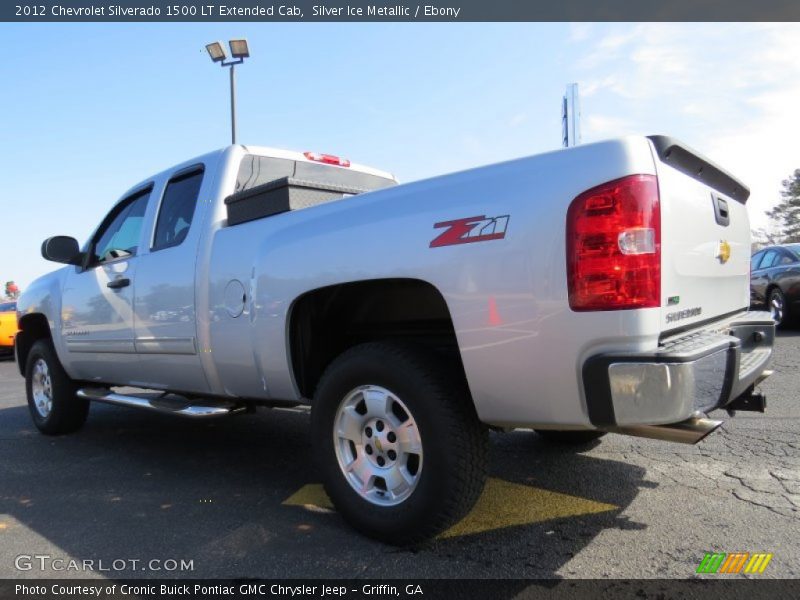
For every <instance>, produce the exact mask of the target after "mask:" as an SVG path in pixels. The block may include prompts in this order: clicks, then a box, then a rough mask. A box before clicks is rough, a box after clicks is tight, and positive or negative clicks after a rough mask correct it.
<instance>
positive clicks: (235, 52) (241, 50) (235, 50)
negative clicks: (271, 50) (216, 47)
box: [228, 39, 250, 59]
mask: <svg viewBox="0 0 800 600" xmlns="http://www.w3.org/2000/svg"><path fill="white" fill-rule="evenodd" d="M228 45H229V46H230V48H231V56H233V57H234V58H242V59H244V58H247V57H248V56H250V48H248V46H247V40H245V39H241V40H231V41H229V42H228Z"/></svg>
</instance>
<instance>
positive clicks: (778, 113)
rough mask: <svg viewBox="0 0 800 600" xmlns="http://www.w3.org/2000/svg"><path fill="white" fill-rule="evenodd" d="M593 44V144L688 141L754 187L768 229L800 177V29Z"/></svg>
mask: <svg viewBox="0 0 800 600" xmlns="http://www.w3.org/2000/svg"><path fill="white" fill-rule="evenodd" d="M595 33H596V32H595ZM585 44H586V45H587V46H588V47H587V49H586V52H585V54H584V56H583V58H582V59H581V60H580V61H579V72H582V73H583V74H584V75H585V82H584V81H581V93H582V95H583V96H584V98H585V100H584V102H583V106H582V112H583V120H584V141H592V140H593V139H598V138H602V137H611V136H616V135H622V134H626V133H633V132H638V133H668V134H671V135H675V136H676V137H679V138H681V139H684V140H685V141H686V142H687V143H689V144H690V145H692V146H694V147H696V148H697V149H698V150H700V151H701V152H703V153H705V154H707V155H708V156H709V157H710V158H712V159H713V160H715V161H717V162H719V163H720V164H721V165H722V166H723V167H725V168H726V169H728V170H730V171H731V172H732V173H734V174H735V175H737V176H738V177H740V178H741V179H742V180H744V181H745V182H746V183H748V184H749V185H750V187H751V190H752V194H751V200H750V201H749V202H748V208H749V212H750V216H751V221H752V224H753V226H754V227H761V226H763V225H764V224H765V222H766V219H765V217H764V214H763V213H764V210H767V209H768V208H770V207H771V206H772V205H773V204H774V203H775V202H776V201H777V200H778V198H779V195H778V193H779V189H780V182H781V180H782V179H784V178H786V177H788V176H789V174H790V173H791V172H792V171H793V170H794V169H795V168H798V167H800V149H799V148H800V146H798V143H797V140H799V139H800V119H797V111H798V107H800V25H798V24H793V23H792V24H767V25H765V24H716V23H714V24H666V23H664V24H656V23H647V24H638V25H625V26H618V27H611V28H610V29H609V30H608V31H607V33H606V35H604V36H602V37H601V38H600V39H599V40H598V41H597V42H595V43H593V44H592V43H589V42H588V41H586V42H585Z"/></svg>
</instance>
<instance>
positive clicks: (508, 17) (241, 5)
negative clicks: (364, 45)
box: [0, 0, 800, 22]
mask: <svg viewBox="0 0 800 600" xmlns="http://www.w3.org/2000/svg"><path fill="white" fill-rule="evenodd" d="M416 2H420V3H416ZM416 2H414V3H409V2H402V1H400V2H385V3H375V2H368V1H363V0H287V1H286V2H278V3H275V2H270V1H269V0H266V1H253V0H200V1H198V0H171V1H163V0H161V1H159V0H135V1H133V2H125V1H121V0H116V1H115V0H109V1H104V0H94V1H93V0H55V1H53V0H36V1H31V2H25V1H22V0H17V1H16V2H10V3H7V2H3V3H2V5H1V6H0V20H2V21H9V22H14V21H19V22H22V21H27V22H48V21H49V22H54V21H56V22H87V21H106V22H135V21H141V22H147V21H150V22H154V21H161V22H181V21H198V22H224V21H239V22H241V21H264V22H284V21H285V22H288V21H309V22H315V21H316V22H320V21H328V22H336V21H342V22H344V21H370V22H389V21H394V22H397V21H411V22H416V21H421V22H426V21H439V22H476V21H495V22H498V21H628V22H630V21H798V20H800V2H798V1H797V0H759V1H758V2H754V1H753V0H428V3H421V1H420V0H416Z"/></svg>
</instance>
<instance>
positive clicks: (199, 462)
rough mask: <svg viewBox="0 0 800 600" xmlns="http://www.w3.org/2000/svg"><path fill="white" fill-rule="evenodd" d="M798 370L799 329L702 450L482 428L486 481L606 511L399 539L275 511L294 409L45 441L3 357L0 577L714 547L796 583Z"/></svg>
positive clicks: (144, 424)
mask: <svg viewBox="0 0 800 600" xmlns="http://www.w3.org/2000/svg"><path fill="white" fill-rule="evenodd" d="M799 363H800V331H797V330H795V331H788V332H782V333H780V334H779V337H778V339H777V340H776V348H775V353H774V356H773V360H772V365H771V368H772V369H774V370H775V375H773V376H772V377H771V378H769V379H768V380H767V381H765V382H764V383H763V384H762V385H761V390H762V391H764V392H765V393H766V395H767V401H768V405H767V413H766V414H764V415H761V414H757V413H742V412H740V413H739V414H738V415H737V416H736V417H735V418H728V417H727V415H725V414H724V413H713V414H712V417H713V418H722V419H725V424H724V425H723V426H722V428H721V429H720V430H718V431H717V432H716V433H714V434H712V435H711V436H709V437H708V438H706V439H705V440H704V441H703V442H701V443H700V444H698V445H696V446H685V445H676V444H669V443H667V442H660V441H656V440H645V439H639V438H630V437H622V436H619V435H608V436H606V437H605V438H603V439H602V440H600V441H599V442H597V443H594V444H593V445H590V446H587V447H583V448H580V449H573V448H569V447H563V446H555V445H552V444H549V443H547V442H545V441H544V440H542V439H541V438H539V437H538V436H536V435H535V434H534V433H532V432H526V431H518V432H514V433H510V434H499V433H493V434H492V466H491V471H490V475H491V476H492V477H494V478H497V479H501V480H505V481H509V482H514V483H517V484H522V485H528V486H532V487H536V488H541V489H544V490H549V491H552V492H559V493H563V494H570V495H572V496H577V497H580V498H585V499H588V500H592V501H595V502H602V503H608V504H613V505H615V506H616V507H618V508H617V509H615V510H612V511H608V512H601V513H597V514H584V515H578V516H571V517H563V518H554V519H550V520H545V521H540V522H536V523H531V524H528V525H518V526H513V527H507V528H502V529H495V530H492V531H485V532H481V533H478V534H474V535H466V536H461V537H454V538H447V539H438V540H435V541H433V542H431V543H429V544H427V545H425V546H422V547H419V548H413V549H397V548H392V547H389V546H384V545H381V544H378V543H375V542H372V541H370V540H367V539H365V538H363V537H361V536H359V535H358V534H356V533H354V532H353V531H351V530H350V529H349V528H348V527H347V526H346V525H345V524H344V523H343V522H342V521H341V519H340V518H339V517H338V516H337V515H336V514H335V513H331V512H329V511H314V510H306V509H303V508H302V507H295V506H284V505H282V501H283V500H284V499H286V498H287V497H289V496H290V495H291V494H292V493H294V492H295V491H296V490H298V489H299V488H301V487H302V486H303V485H305V484H308V483H313V482H314V481H316V478H315V474H314V471H313V468H312V461H311V457H310V443H309V439H308V416H307V415H305V414H296V413H287V412H278V411H260V412H259V413H258V414H256V415H244V416H240V417H236V418H232V419H230V420H225V421H216V422H214V423H197V422H192V421H184V420H179V419H176V418H169V417H162V416H158V415H152V414H148V413H143V412H136V411H133V410H130V409H121V408H116V407H109V406H102V405H98V406H93V407H92V413H91V415H90V418H89V421H88V423H87V425H86V427H85V428H84V429H83V430H82V431H81V432H80V433H78V434H76V435H72V436H66V437H59V438H48V437H44V436H41V435H39V434H38V433H37V432H36V431H35V430H34V428H33V426H32V424H31V422H30V418H29V416H28V414H27V408H26V406H25V402H24V391H23V381H22V379H21V378H20V377H19V375H18V374H17V372H16V368H15V365H14V364H13V363H11V362H0V456H1V457H2V460H0V540H2V543H0V577H42V576H46V575H50V576H53V575H57V576H59V577H63V576H66V577H85V576H87V574H85V573H81V572H78V573H75V572H60V573H54V572H52V571H45V572H41V571H36V570H32V571H24V572H23V571H18V570H16V569H15V568H14V559H15V557H16V556H17V555H19V554H22V553H26V554H33V553H45V554H50V555H52V556H54V557H62V558H77V559H95V560H98V559H103V560H105V561H109V562H110V561H112V560H114V559H118V558H139V559H143V560H148V559H150V558H177V559H181V558H183V559H192V560H193V561H194V571H192V572H185V573H175V572H172V573H169V574H168V576H171V577H175V576H178V577H180V576H185V577H227V578H231V577H413V578H422V577H464V576H468V577H493V578H503V577H514V578H520V577H525V578H536V577H557V578H561V577H564V578H576V577H580V578H594V577H605V578H628V577H631V578H637V577H659V578H661V577H681V578H683V577H693V576H695V569H696V568H697V565H698V564H699V563H700V561H701V559H702V557H703V555H704V554H705V553H706V552H710V551H715V552H751V553H754V552H771V553H773V554H774V558H773V559H772V561H771V563H770V564H769V567H768V568H767V569H766V571H765V572H764V573H763V574H761V575H754V576H752V577H758V578H777V577H792V578H796V577H800V539H798V538H799V537H800V535H798V534H799V533H800V405H799V404H798V383H800V379H799V378H798V372H800V364H799ZM89 575H93V576H111V575H110V574H108V573H94V574H89ZM113 575H114V576H125V577H143V576H155V577H157V576H165V574H163V573H157V572H152V571H143V572H140V571H134V570H129V571H122V572H119V573H113ZM704 577H709V576H708V575H706V576H704ZM724 577H751V576H749V575H726V576H724Z"/></svg>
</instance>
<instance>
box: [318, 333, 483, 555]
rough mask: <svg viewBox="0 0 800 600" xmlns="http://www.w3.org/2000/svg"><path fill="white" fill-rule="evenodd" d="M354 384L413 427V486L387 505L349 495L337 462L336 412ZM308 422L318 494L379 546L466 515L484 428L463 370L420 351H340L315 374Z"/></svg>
mask: <svg viewBox="0 0 800 600" xmlns="http://www.w3.org/2000/svg"><path fill="white" fill-rule="evenodd" d="M362 386H380V387H382V388H385V390H388V391H389V392H391V394H393V395H395V396H396V397H397V398H398V399H401V401H402V402H403V403H404V404H405V405H406V407H407V408H408V411H409V413H410V415H411V416H412V417H413V419H414V421H415V422H416V425H417V428H416V429H417V431H418V434H419V438H420V441H421V445H422V452H421V453H420V461H421V462H420V464H421V467H420V468H419V471H418V473H419V474H418V480H417V483H416V487H414V488H413V491H411V492H410V495H409V496H408V497H407V498H405V499H404V500H402V501H401V502H400V503H399V504H396V505H393V506H384V505H378V504H376V503H374V502H373V501H370V500H368V499H366V498H364V497H362V495H361V494H359V493H358V492H356V490H355V489H354V488H353V487H352V486H351V484H350V482H349V481H348V479H347V478H346V477H345V475H344V473H343V470H342V468H340V466H339V460H338V459H337V454H336V452H337V450H336V444H337V443H338V442H335V441H334V437H335V436H334V426H335V424H336V418H337V413H338V411H339V407H340V405H341V404H342V403H343V402H344V400H345V398H348V397H352V392H354V391H356V390H357V388H361V387H362ZM365 418H366V417H365ZM311 423H312V434H313V440H314V444H315V455H316V459H317V463H318V465H319V468H320V471H321V475H322V479H323V483H324V486H325V491H326V492H327V494H328V496H329V497H330V499H331V501H332V502H333V504H334V506H335V507H336V509H337V510H338V512H339V513H340V514H341V515H342V517H343V518H344V519H345V521H346V522H347V523H349V524H350V525H351V526H352V527H354V528H355V529H357V530H358V531H360V532H361V533H363V534H364V535H366V536H368V537H371V538H374V539H377V540H380V541H382V542H385V543H388V544H393V545H397V546H405V545H409V544H416V543H419V542H423V541H425V540H427V539H430V538H432V537H434V536H435V535H437V534H438V533H440V532H442V531H444V530H445V529H447V528H448V527H450V526H451V525H453V524H454V523H456V522H458V521H459V520H461V519H462V518H463V517H464V516H466V514H467V513H468V512H469V511H470V509H472V507H473V506H474V504H475V502H476V501H477V500H478V497H479V496H480V494H481V491H482V490H483V486H484V484H485V482H486V471H487V462H488V431H487V429H486V427H485V426H484V425H483V424H482V423H481V422H480V421H479V420H478V417H477V415H476V413H475V409H474V406H473V404H472V402H471V399H470V396H469V392H468V390H467V388H466V385H465V383H464V382H463V373H461V372H460V371H458V370H453V369H452V368H448V367H447V366H446V365H445V363H444V362H443V361H441V360H440V359H439V358H438V357H437V356H436V355H435V354H433V353H429V352H427V351H425V350H423V349H418V348H415V347H413V346H405V345H398V344H392V343H368V344H362V345H359V346H356V347H354V348H351V349H349V350H347V351H346V352H344V353H343V354H342V355H341V356H339V357H338V358H336V359H335V360H334V361H333V362H332V363H331V365H330V366H329V367H328V368H327V369H326V371H325V373H324V375H323V376H322V379H321V381H320V383H319V385H318V387H317V390H316V393H315V395H314V403H313V406H312V410H311ZM366 429H368V427H367V428H364V429H362V430H361V431H362V432H364V431H366ZM367 435H370V434H367ZM352 447H353V448H355V446H352ZM366 447H367V444H365V445H363V446H362V447H361V448H360V449H359V452H362V453H363V452H364V450H365V449H366ZM378 448H380V445H378ZM381 451H382V450H381ZM376 452H377V451H376ZM370 454H371V453H370ZM362 456H363V458H364V459H366V458H367V457H366V455H362Z"/></svg>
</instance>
